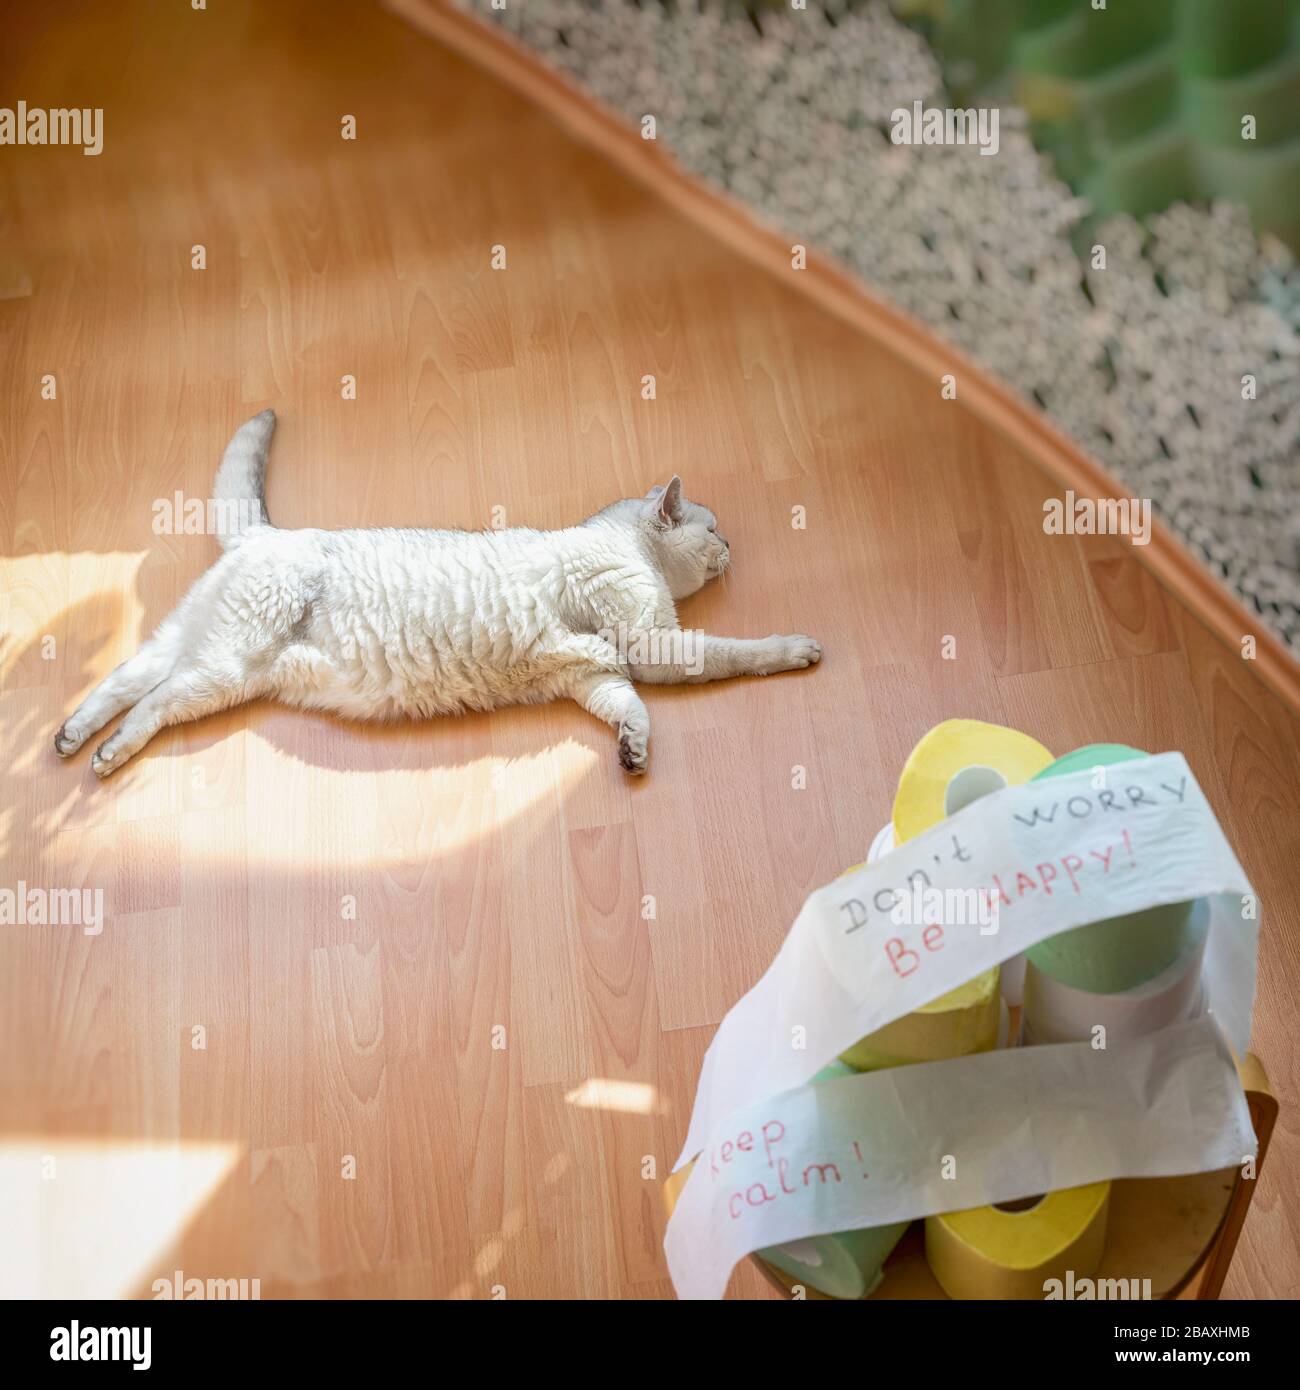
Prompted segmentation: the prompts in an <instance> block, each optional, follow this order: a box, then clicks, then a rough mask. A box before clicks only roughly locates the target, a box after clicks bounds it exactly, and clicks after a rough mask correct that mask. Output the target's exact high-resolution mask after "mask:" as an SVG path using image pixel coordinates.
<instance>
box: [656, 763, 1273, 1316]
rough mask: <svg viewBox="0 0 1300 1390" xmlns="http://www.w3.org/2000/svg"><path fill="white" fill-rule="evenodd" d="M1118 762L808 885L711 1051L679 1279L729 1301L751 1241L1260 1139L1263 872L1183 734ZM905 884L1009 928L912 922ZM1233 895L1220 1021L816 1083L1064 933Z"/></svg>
mask: <svg viewBox="0 0 1300 1390" xmlns="http://www.w3.org/2000/svg"><path fill="white" fill-rule="evenodd" d="M1111 771H1112V774H1113V778H1114V780H1113V783H1112V785H1111V787H1110V788H1109V789H1107V790H1103V791H1098V790H1097V789H1095V788H1094V787H1093V785H1092V782H1093V778H1092V774H1091V773H1090V772H1083V773H1078V774H1071V775H1069V776H1064V777H1060V778H1056V779H1053V780H1052V781H1050V782H1040V783H1030V784H1027V785H1025V786H1017V787H1008V788H1007V789H1006V790H1004V791H1000V792H995V793H993V794H991V795H989V796H987V797H985V798H983V799H981V800H980V801H979V802H977V803H976V804H974V805H972V806H970V807H968V808H967V809H966V810H964V811H962V812H959V813H958V814H957V815H956V816H953V817H951V818H950V819H948V820H946V821H944V822H943V823H942V824H941V825H938V826H936V827H934V828H933V829H932V830H929V831H926V832H924V833H923V834H921V835H919V836H917V837H916V838H915V839H913V840H911V841H909V842H908V843H906V844H904V845H901V846H899V847H898V848H897V849H896V850H895V851H894V852H893V853H892V854H890V855H888V856H887V857H886V858H885V859H883V860H881V861H880V862H879V863H878V864H876V865H873V866H869V867H866V868H862V869H859V870H858V871H856V872H855V873H853V874H850V875H848V876H846V877H844V878H841V879H837V880H836V881H835V882H833V883H831V884H828V885H827V886H826V887H825V888H823V889H820V890H819V891H818V892H817V893H814V894H813V895H812V897H810V898H809V899H808V901H807V902H806V903H805V905H804V907H803V909H802V911H801V912H800V914H799V916H798V918H797V919H796V921H795V924H794V926H793V927H792V928H791V930H790V933H789V935H788V936H787V938H786V940H785V942H784V943H783V945H782V947H781V950H780V952H779V953H778V955H777V957H776V959H775V961H774V962H773V964H772V966H771V967H770V968H769V970H768V971H767V973H766V974H765V975H764V976H763V978H762V979H761V980H760V981H759V982H758V984H757V985H755V987H754V988H753V989H752V990H751V991H750V992H749V994H747V995H746V996H745V997H744V998H743V999H741V1000H740V1001H739V1002H738V1003H737V1005H736V1006H735V1007H734V1008H733V1009H732V1010H731V1012H730V1013H729V1014H728V1015H727V1017H726V1018H725V1019H724V1020H723V1021H722V1024H721V1025H720V1027H719V1029H718V1033H717V1035H716V1036H715V1038H714V1040H713V1043H712V1045H711V1046H710V1048H709V1051H708V1054H707V1056H706V1058H705V1063H704V1068H703V1071H702V1074H701V1078H700V1084H699V1088H698V1091H697V1095H696V1104H695V1111H694V1115H693V1117H692V1121H691V1128H690V1133H689V1136H688V1138H687V1142H686V1146H685V1149H684V1151H683V1154H682V1156H681V1158H680V1159H679V1160H678V1166H680V1165H681V1164H682V1163H684V1162H685V1161H687V1160H688V1159H689V1158H691V1157H693V1156H695V1155H696V1154H700V1153H702V1154H703V1157H702V1158H701V1161H700V1162H699V1163H697V1164H696V1167H695V1170H694V1171H693V1172H692V1174H691V1177H690V1179H689V1181H688V1182H687V1184H686V1186H685V1188H684V1189H683V1191H682V1195H681V1198H680V1200H679V1202H678V1205H677V1208H676V1210H675V1212H674V1214H673V1218H672V1221H671V1223H670V1225H669V1230H668V1236H667V1239H666V1241H665V1249H666V1251H667V1253H668V1257H669V1265H670V1269H671V1271H672V1274H673V1279H674V1283H675V1284H676V1285H677V1288H678V1292H679V1293H680V1294H682V1295H683V1296H685V1297H719V1296H721V1294H722V1292H723V1291H724V1290H725V1287H726V1281H727V1277H728V1276H729V1274H730V1271H731V1268H732V1266H733V1265H734V1263H735V1262H736V1260H737V1259H739V1258H741V1257H742V1256H743V1255H744V1254H746V1253H748V1252H749V1251H751V1250H754V1249H758V1248H760V1247H763V1246H767V1245H774V1244H779V1243H781V1242H783V1241H787V1240H794V1239H798V1238H799V1237H801V1236H806V1235H811V1234H817V1233H823V1232H830V1231H837V1230H846V1229H850V1228H852V1227H853V1226H855V1225H859V1226H861V1225H880V1224H883V1223H885V1222H888V1221H897V1220H904V1219H909V1218H913V1217H917V1216H923V1215H928V1214H930V1213H933V1212H939V1211H954V1210H958V1209H961V1208H964V1207H968V1206H976V1205H981V1204H984V1203H989V1202H998V1201H1009V1200H1012V1199H1015V1198H1018V1197H1024V1196H1028V1195H1031V1194H1033V1193H1036V1192H1043V1191H1047V1190H1050V1189H1053V1188H1058V1187H1065V1186H1075V1185H1078V1184H1081V1183H1085V1182H1095V1181H1098V1180H1101V1179H1103V1178H1114V1177H1136V1176H1155V1175H1160V1174H1169V1173H1191V1172H1202V1171H1206V1170H1209V1169H1213V1168H1219V1167H1227V1166H1229V1165H1230V1164H1233V1163H1238V1162H1240V1161H1241V1160H1242V1158H1243V1157H1244V1156H1245V1155H1246V1154H1249V1153H1252V1152H1253V1151H1254V1139H1253V1135H1252V1133H1251V1129H1250V1123H1249V1116H1248V1112H1247V1111H1246V1108H1245V1102H1244V1099H1243V1097H1242V1095H1241V1090H1240V1086H1239V1085H1238V1083H1237V1080H1236V1072H1235V1068H1234V1066H1233V1063H1232V1058H1231V1055H1230V1053H1229V1051H1228V1049H1227V1047H1226V1046H1225V1045H1224V1041H1223V1038H1222V1037H1221V1036H1220V1032H1219V1028H1220V1027H1221V1028H1222V1030H1223V1033H1225V1034H1226V1036H1227V1039H1228V1040H1229V1041H1230V1042H1231V1043H1232V1045H1233V1046H1234V1047H1236V1048H1237V1049H1238V1050H1239V1051H1244V1050H1245V1048H1246V1046H1247V1044H1248V1038H1249V1029H1250V1011H1251V1003H1252V1000H1253V993H1254V975H1255V937H1256V920H1255V915H1254V911H1253V904H1254V898H1253V894H1252V893H1251V889H1250V885H1249V883H1248V882H1247V880H1246V877H1245V874H1244V873H1243V871H1242V869H1241V866H1240V865H1239V864H1238V863H1237V860H1236V856H1235V855H1234V854H1233V852H1232V849H1231V847H1230V846H1229V845H1228V843H1227V840H1226V839H1225V838H1224V836H1223V833H1222V831H1221V830H1220V828H1219V826H1218V823H1217V822H1216V821H1215V819H1214V816H1213V814H1212V812H1211V810H1210V807H1209V805H1208V803H1207V802H1206V799H1205V797H1204V794H1203V793H1202V792H1201V790H1200V788H1199V786H1198V785H1197V784H1196V781H1195V779H1194V778H1193V776H1192V774H1191V772H1190V770H1189V769H1188V767H1187V763H1186V761H1185V760H1184V759H1183V757H1182V756H1181V754H1177V753H1166V754H1161V755H1159V756H1157V757H1152V758H1146V759H1143V760H1141V761H1135V762H1132V763H1128V764H1125V765H1124V766H1123V767H1122V769H1121V768H1116V769H1112V770H1111ZM909 884H911V885H921V886H924V887H928V888H931V889H939V890H942V889H951V890H954V891H955V892H958V893H967V892H970V891H972V890H976V891H985V892H987V893H989V894H991V895H992V896H993V897H994V898H995V899H996V901H997V903H998V907H999V912H998V917H997V921H996V924H995V926H996V930H994V931H992V932H989V931H988V929H987V925H985V926H984V927H981V926H979V925H970V926H953V925H943V926H936V925H935V924H934V923H931V924H929V925H921V924H916V925H910V924H908V923H907V922H906V921H904V920H901V918H900V910H899V906H898V902H897V893H898V891H899V890H906V889H907V888H908V887H909ZM1215 895H1223V896H1219V897H1217V901H1216V902H1215V903H1214V905H1213V913H1212V923H1211V928H1210V940H1209V943H1208V945H1207V951H1206V965H1205V978H1206V984H1207V988H1208V990H1209V995H1210V1006H1211V1010H1212V1014H1213V1017H1212V1018H1210V1019H1201V1020H1197V1021H1195V1022H1192V1023H1182V1024H1177V1025H1174V1026H1172V1027H1170V1028H1167V1029H1163V1030H1161V1031H1160V1032H1159V1033H1156V1034H1153V1035H1151V1036H1150V1037H1146V1038H1140V1039H1135V1040H1128V1041H1125V1042H1123V1043H1120V1044H1116V1045H1115V1046H1114V1047H1113V1048H1111V1049H1109V1050H1107V1051H1104V1052H1099V1051H1095V1050H1094V1049H1093V1048H1092V1047H1091V1046H1089V1045H1088V1044H1086V1043H1083V1044H1067V1045H1062V1046H1055V1047H1039V1048H1031V1049H1016V1050H1013V1051H1008V1052H1000V1053H987V1054H981V1055H977V1056H973V1057H966V1058H961V1059H955V1060H951V1061H945V1062H936V1063H927V1064H921V1065H917V1066H912V1067H906V1068H903V1069H901V1070H898V1071H890V1072H884V1073H872V1074H868V1075H864V1076H859V1077H851V1078H844V1079H842V1080H839V1081H834V1082H830V1083H827V1084H824V1085H822V1086H819V1087H817V1088H815V1090H814V1088H812V1087H809V1086H806V1085H804V1084H803V1083H805V1082H806V1081H807V1080H808V1079H809V1078H810V1077H811V1076H812V1075H813V1074H814V1073H815V1072H816V1071H818V1070H819V1069H820V1067H821V1066H822V1065H824V1064H825V1063H826V1062H828V1061H829V1060H830V1059H831V1058H833V1057H835V1056H836V1055H837V1054H838V1053H840V1052H842V1051H843V1050H844V1049H845V1048H846V1047H848V1046H850V1045H851V1044H852V1043H853V1042H855V1041H856V1040H857V1039H858V1038H860V1037H863V1036H865V1035H866V1034H867V1033H870V1032H872V1031H874V1030H875V1029H877V1028H879V1027H881V1026H883V1025H884V1024H886V1023H888V1022H890V1021H892V1020H893V1019H895V1018H898V1017H900V1016H901V1015H902V1014H905V1013H909V1012H911V1011H913V1010H915V1009H916V1008H918V1007H919V1006H920V1005H922V1004H924V1003H926V1002H928V1001H929V1000H931V999H934V998H936V997H937V996H939V995H941V994H944V993H946V992H947V991H949V990H951V989H953V988H954V987H955V986H957V985H959V984H960V983H962V981H964V980H968V979H970V978H971V977H972V976H974V975H977V974H978V973H979V972H980V971H982V970H986V969H988V968H989V967H990V966H992V965H995V964H997V963H998V962H999V961H1001V960H1004V959H1006V958H1007V957H1008V956H1011V955H1014V954H1015V953H1017V952H1019V951H1022V950H1024V949H1025V948H1026V947H1028V946H1031V945H1033V944H1034V942H1036V941H1040V940H1042V939H1044V938H1045V937H1047V936H1050V935H1052V934H1053V933H1055V932H1058V931H1063V930H1067V929H1069V928H1071V927H1076V926H1082V925H1085V924H1087V923H1090V922H1095V921H1098V920H1101V919H1103V918H1107V917H1113V916H1116V915H1117V914H1119V913H1122V912H1136V911H1140V910H1142V909H1144V908H1147V907H1152V906H1156V905H1158V904H1160V903H1165V902H1176V901H1181V900H1185V899H1187V898H1191V897H1210V896H1215ZM902 915H903V916H906V913H903V914H902ZM1216 1020H1217V1025H1218V1026H1216ZM796 1040H797V1041H796ZM799 1042H802V1043H803V1044H804V1046H802V1047H801V1046H799V1045H798V1043H799ZM778 1131H779V1132H780V1135H781V1138H780V1140H779V1143H781V1144H785V1145H786V1148H785V1149H784V1150H780V1151H778V1149H777V1148H776V1147H775V1142H774V1140H773V1136H775V1135H776V1134H777V1133H778ZM944 1155H952V1156H953V1158H954V1159H955V1161H956V1166H957V1173H958V1176H957V1177H956V1178H955V1179H953V1180H948V1179H946V1178H944V1177H943V1176H941V1173H940V1163H939V1160H940V1159H941V1158H942V1157H943V1156H944ZM782 1160H784V1164H783V1163H782ZM859 1160H861V1162H860V1166H858V1167H854V1166H852V1165H853V1164H858V1162H859ZM827 1163H833V1164H834V1165H836V1169H837V1171H838V1172H839V1174H840V1176H839V1178H838V1179H835V1178H832V1177H829V1173H830V1170H829V1169H826V1168H825V1167H824V1165H826V1164H827ZM823 1172H825V1173H826V1174H827V1175H828V1176H827V1177H823V1176H822V1174H823ZM862 1173H867V1174H868V1175H869V1176H868V1177H865V1178H864V1177H861V1174H862ZM850 1176H852V1182H850ZM773 1183H775V1186H772V1184H773ZM789 1189H793V1190H789Z"/></svg>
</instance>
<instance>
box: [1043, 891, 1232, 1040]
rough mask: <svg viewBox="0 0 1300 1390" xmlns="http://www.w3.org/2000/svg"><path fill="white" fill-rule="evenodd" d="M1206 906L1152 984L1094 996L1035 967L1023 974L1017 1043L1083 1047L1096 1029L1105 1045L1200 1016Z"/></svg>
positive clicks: (1196, 913) (1194, 914)
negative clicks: (1177, 952)
mask: <svg viewBox="0 0 1300 1390" xmlns="http://www.w3.org/2000/svg"><path fill="white" fill-rule="evenodd" d="M1209 921H1210V912H1209V903H1208V902H1207V901H1206V900H1205V899H1204V898H1202V899H1201V900H1200V901H1198V902H1197V903H1196V904H1195V905H1194V907H1193V909H1192V916H1191V919H1190V922H1189V928H1190V940H1189V941H1188V944H1187V946H1186V948H1185V949H1184V950H1183V951H1182V953H1181V954H1180V955H1179V957H1178V959H1177V960H1175V961H1174V962H1173V963H1172V964H1171V965H1169V966H1168V967H1166V969H1164V970H1162V971H1161V972H1160V974H1159V975H1157V976H1155V978H1154V979H1151V980H1147V981H1146V982H1145V983H1144V984H1140V985H1137V986H1135V987H1134V988H1133V989H1129V990H1124V991H1122V992H1121V993H1119V994H1094V993H1091V992H1089V991H1088V990H1082V989H1074V988H1072V987H1071V986H1070V985H1063V984H1061V983H1060V982H1059V981H1057V980H1053V979H1052V978H1051V976H1050V975H1045V974H1043V972H1042V971H1041V970H1038V969H1036V968H1035V966H1034V963H1033V962H1032V961H1030V962H1029V964H1028V967H1027V968H1026V970H1025V990H1024V1007H1023V1012H1022V1014H1021V1041H1022V1042H1023V1043H1026V1044H1030V1045H1032V1044H1034V1043H1062V1042H1086V1041H1087V1040H1088V1039H1089V1038H1091V1037H1092V1030H1093V1029H1094V1028H1095V1027H1097V1026H1098V1025H1099V1024H1100V1025H1101V1026H1103V1027H1104V1028H1105V1029H1106V1038H1107V1041H1108V1042H1116V1041H1120V1040H1122V1039H1124V1038H1137V1037H1141V1036H1142V1035H1143V1034H1145V1033H1154V1032H1155V1031H1156V1030H1157V1029H1159V1028H1164V1027H1166V1026H1168V1025H1169V1024H1171V1023H1178V1022H1182V1021H1183V1020H1185V1019H1189V1018H1197V1017H1199V1016H1200V1014H1202V1013H1204V1011H1205V1000H1204V991H1203V990H1202V987H1201V960H1202V958H1203V957H1204V955H1205V939H1206V936H1207V934H1208V930H1209Z"/></svg>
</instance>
